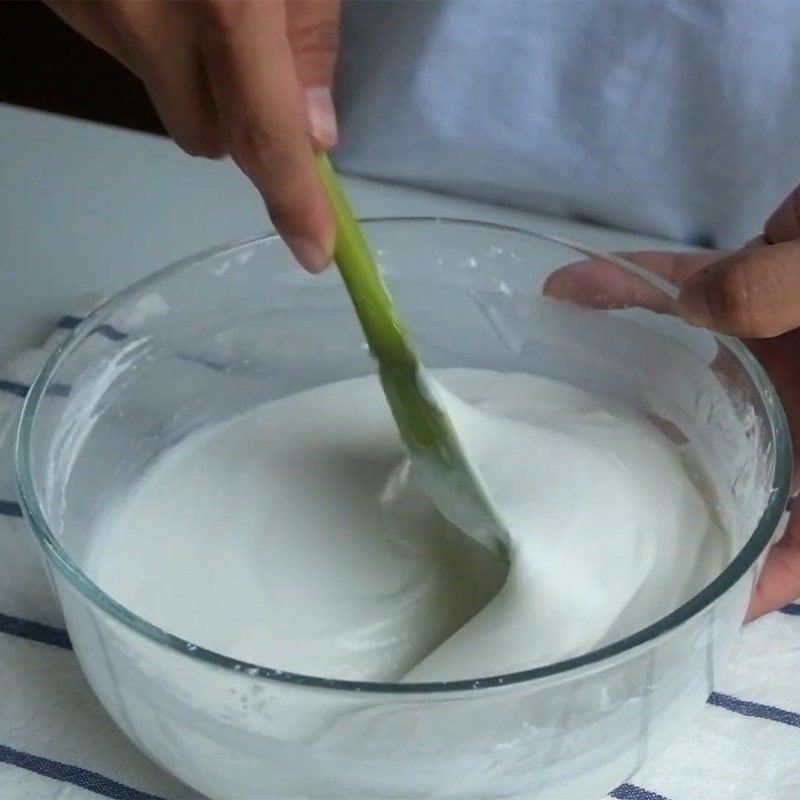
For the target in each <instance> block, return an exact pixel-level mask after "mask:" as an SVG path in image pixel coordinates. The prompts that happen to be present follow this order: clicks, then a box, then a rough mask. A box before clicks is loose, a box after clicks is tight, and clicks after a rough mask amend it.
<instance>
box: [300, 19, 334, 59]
mask: <svg viewBox="0 0 800 800" xmlns="http://www.w3.org/2000/svg"><path fill="white" fill-rule="evenodd" d="M289 38H290V40H291V42H292V50H293V51H294V52H295V54H300V55H315V54H321V53H335V52H336V51H337V50H338V48H339V26H338V24H337V23H336V21H335V20H324V21H319V22H314V23H310V24H307V25H304V26H302V27H299V28H296V29H294V30H292V31H290V32H289Z"/></svg>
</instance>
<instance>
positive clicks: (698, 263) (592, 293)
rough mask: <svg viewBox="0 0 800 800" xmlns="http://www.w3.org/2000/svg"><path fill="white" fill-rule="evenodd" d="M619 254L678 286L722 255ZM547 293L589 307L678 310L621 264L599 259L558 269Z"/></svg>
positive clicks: (546, 284)
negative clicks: (636, 307) (620, 265)
mask: <svg viewBox="0 0 800 800" xmlns="http://www.w3.org/2000/svg"><path fill="white" fill-rule="evenodd" d="M620 255H621V256H622V257H623V258H626V259H628V260H630V261H633V262H634V263H636V264H639V265H640V266H643V267H645V268H647V269H648V270H650V271H651V272H654V273H655V274H656V275H659V276H661V277H662V278H665V279H666V280H667V281H669V282H670V283H673V284H675V285H678V286H679V285H681V284H682V283H684V282H685V281H686V280H687V279H688V278H689V277H690V276H691V275H693V274H695V273H696V272H698V271H700V270H701V269H703V268H704V267H706V266H708V265H709V264H710V263H712V262H713V261H714V260H715V259H717V258H718V257H719V256H718V254H710V253H669V252H660V251H652V252H650V251H641V252H632V253H620ZM544 293H545V294H546V295H548V296H549V297H555V298H558V299H560V300H568V301H570V302H573V303H576V304H578V305H582V306H586V307H589V308H629V307H631V306H638V307H641V308H648V309H650V310H651V311H655V312H657V313H662V314H674V313H676V307H675V304H674V302H673V301H672V300H671V299H670V298H669V297H667V296H666V295H665V294H664V293H663V292H660V291H659V290H658V289H656V288H654V287H653V286H650V285H649V284H647V283H645V282H644V281H643V280H641V279H640V278H637V277H636V276H634V275H632V274H630V273H629V272H626V271H625V270H624V269H622V267H619V266H617V265H616V264H611V263H610V262H608V261H601V260H599V259H590V260H587V261H580V262H578V263H576V264H570V265H568V266H566V267H562V268H561V269H559V270H556V271H555V272H554V273H553V274H552V275H551V276H550V277H549V278H548V279H547V281H546V282H545V285H544Z"/></svg>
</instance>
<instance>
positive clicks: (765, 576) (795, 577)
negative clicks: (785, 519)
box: [747, 514, 800, 621]
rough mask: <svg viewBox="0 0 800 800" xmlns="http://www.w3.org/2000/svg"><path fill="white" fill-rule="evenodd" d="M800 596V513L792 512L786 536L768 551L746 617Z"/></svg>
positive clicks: (778, 606)
mask: <svg viewBox="0 0 800 800" xmlns="http://www.w3.org/2000/svg"><path fill="white" fill-rule="evenodd" d="M798 597H800V516H798V515H797V514H792V517H791V518H790V520H789V526H788V528H787V531H786V534H785V536H784V537H783V538H782V539H781V540H780V541H779V542H778V543H777V544H775V545H773V547H772V549H771V550H770V551H769V553H768V555H767V560H766V562H765V563H764V569H763V570H762V572H761V575H760V577H759V579H758V583H757V584H756V587H755V589H754V590H753V594H752V596H751V598H750V607H749V608H748V610H747V620H748V621H749V620H752V619H756V618H757V617H760V616H762V615H763V614H766V613H767V612H769V611H774V610H775V609H777V608H781V607H782V606H785V605H786V604H787V603H791V602H792V601H793V600H796V599H797V598H798Z"/></svg>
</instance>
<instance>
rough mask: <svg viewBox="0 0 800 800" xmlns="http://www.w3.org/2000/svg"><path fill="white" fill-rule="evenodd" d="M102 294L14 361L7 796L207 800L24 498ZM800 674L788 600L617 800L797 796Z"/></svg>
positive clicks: (7, 503)
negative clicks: (74, 347) (68, 579)
mask: <svg viewBox="0 0 800 800" xmlns="http://www.w3.org/2000/svg"><path fill="white" fill-rule="evenodd" d="M92 304H93V302H92V300H91V299H89V300H88V301H86V302H84V303H83V304H81V306H80V307H79V308H77V309H76V310H75V311H74V312H73V314H72V315H70V316H68V317H65V318H64V319H63V320H62V322H61V323H60V326H59V329H58V330H57V331H56V332H55V333H54V334H53V336H52V337H51V338H50V339H49V340H48V342H47V343H46V344H45V345H44V346H43V347H42V348H40V349H37V350H34V351H30V352H27V353H24V354H22V355H20V356H19V357H18V358H16V359H15V360H14V361H12V362H11V363H10V364H7V365H6V366H5V367H4V368H3V369H0V797H2V798H3V800H39V799H41V800H56V798H58V800H90V798H97V797H98V796H100V797H107V798H116V800H154V798H155V799H156V800H158V799H160V798H164V799H165V800H188V799H189V798H192V800H194V798H196V797H197V794H196V793H195V792H192V791H191V790H189V789H187V788H186V787H184V786H182V785H181V784H179V783H178V782H177V781H176V780H174V779H172V778H171V777H169V776H168V775H166V774H165V773H164V772H163V771H162V770H161V769H160V768H158V767H157V766H155V765H154V764H152V763H151V762H150V761H149V760H148V759H147V758H145V756H143V755H142V754H141V753H139V752H138V751H137V750H136V749H135V748H134V746H133V745H132V744H130V743H129V742H128V741H127V739H125V737H124V736H123V735H122V733H120V732H119V731H118V730H117V729H116V727H115V726H114V724H113V723H112V722H111V721H110V719H109V718H108V717H107V716H106V714H105V713H104V711H103V709H102V708H101V706H100V704H99V703H98V702H97V701H96V700H95V698H94V697H93V695H92V694H91V691H90V690H89V688H88V686H87V684H86V682H85V681H84V679H83V677H82V675H81V672H80V668H79V666H78V662H77V660H76V659H75V656H74V654H73V653H72V651H71V649H70V646H69V640H68V637H67V634H66V631H64V629H63V619H62V617H61V613H60V611H59V609H58V605H57V603H56V601H55V600H54V598H53V596H52V594H51V591H50V587H49V585H48V583H47V581H46V579H45V576H44V573H43V570H42V568H41V565H40V563H39V561H38V557H37V553H36V546H35V545H34V544H33V541H32V537H31V536H30V534H29V533H28V531H27V530H26V529H25V523H24V522H23V520H22V519H21V516H20V510H19V505H18V504H17V502H16V499H15V491H14V487H13V480H12V449H13V441H14V435H15V430H16V424H17V420H18V417H19V411H20V407H21V404H22V397H23V396H24V395H25V392H26V390H27V387H28V386H29V384H30V382H31V381H32V380H33V378H34V377H35V375H36V373H37V371H38V370H39V369H40V367H41V366H42V364H43V362H44V360H45V358H46V357H47V355H48V353H49V352H50V351H51V350H52V348H53V347H54V346H56V344H58V343H59V342H60V341H61V340H63V338H64V337H66V336H67V335H68V330H69V328H70V327H73V326H74V324H75V321H76V318H77V317H79V316H80V315H81V314H84V313H87V312H88V311H89V310H90V309H91V307H92ZM798 676H800V606H788V607H787V608H786V609H784V611H783V612H777V613H774V614H771V615H769V616H768V617H766V618H765V619H763V620H760V621H758V622H756V623H754V624H752V625H749V626H748V627H747V628H746V629H745V631H744V632H743V634H742V636H741V640H740V643H739V645H738V647H737V650H736V653H735V656H734V658H733V659H732V662H731V663H730V665H729V666H728V667H727V668H726V669H725V670H724V673H723V674H722V675H721V676H720V680H719V684H718V687H717V692H716V693H715V694H714V695H712V697H711V699H710V702H709V704H708V705H707V706H706V707H705V708H704V709H702V711H701V713H699V715H698V716H697V718H696V719H695V721H694V722H693V723H692V724H690V725H688V726H687V728H686V730H685V732H684V733H683V735H682V736H681V737H680V738H679V739H678V740H677V741H676V742H675V743H674V744H673V745H672V746H671V747H670V749H669V750H668V751H667V752H665V753H663V754H662V755H660V756H659V757H658V758H656V759H655V760H654V761H653V762H652V763H650V764H648V765H647V766H646V768H645V769H644V770H642V772H641V773H640V774H638V775H636V776H635V777H634V778H632V779H631V781H630V783H627V784H625V785H623V786H621V787H620V788H619V789H617V790H615V791H614V792H613V793H612V795H611V796H612V797H615V798H618V800H619V799H622V800H662V799H663V798H667V799H668V800H796V798H798V797H800V678H798ZM267 797H269V794H268V789H266V788H265V800H266V798H267ZM232 800H238V798H232ZM332 800H341V798H335V799H334V798H332ZM576 800H593V798H576Z"/></svg>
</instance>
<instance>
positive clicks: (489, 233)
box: [16, 219, 791, 800]
mask: <svg viewBox="0 0 800 800" xmlns="http://www.w3.org/2000/svg"><path fill="white" fill-rule="evenodd" d="M366 231H367V234H368V236H369V237H370V239H371V241H372V243H373V246H374V247H375V250H376V252H377V254H378V257H379V259H380V261H381V262H382V264H383V265H384V268H385V271H386V274H387V276H388V280H389V281H390V283H391V286H392V290H393V292H394V293H395V295H396V297H397V299H398V301H399V304H400V306H401V308H402V312H403V314H404V315H405V316H406V318H407V320H408V324H409V328H410V330H411V331H413V332H414V335H415V338H416V341H417V344H418V346H419V349H420V351H421V354H422V357H423V359H424V361H425V362H426V363H427V364H428V365H429V366H431V367H456V366H457V367H484V368H491V369H494V370H499V371H521V372H528V373H534V374H539V375H545V376H548V377H552V378H556V379H559V380H566V381H569V382H571V383H573V384H576V385H578V386H581V387H583V388H586V389H589V390H591V391H594V392H598V393H600V394H603V395H607V396H609V397H611V398H614V399H617V400H621V401H623V402H625V403H627V404H628V405H630V406H631V407H633V408H635V409H638V410H639V411H640V412H641V413H643V414H646V415H648V416H649V417H650V418H651V419H653V420H656V421H657V422H658V423H659V424H661V425H662V427H663V429H664V430H665V431H668V432H671V435H674V436H676V437H677V440H680V439H681V437H682V436H685V437H687V438H688V439H689V440H690V441H691V442H692V443H693V445H694V447H695V448H696V449H697V450H698V451H699V452H700V454H701V456H702V458H703V460H704V461H705V466H706V468H707V470H708V472H709V479H710V480H711V481H712V483H713V484H714V485H715V489H716V492H717V496H718V498H719V501H720V504H721V506H722V507H723V510H724V512H725V513H726V514H727V516H728V520H729V523H730V526H731V533H732V536H733V538H734V539H735V554H734V556H733V557H732V560H731V561H730V562H729V564H728V565H727V567H726V568H725V569H724V571H723V572H722V573H721V574H720V575H719V576H718V577H717V578H716V579H715V580H713V581H712V582H711V583H710V584H709V585H708V586H706V587H705V588H703V589H702V591H700V592H699V593H698V594H697V595H696V596H694V597H692V598H691V599H690V600H689V601H688V602H686V603H685V604H683V605H682V606H680V607H679V608H677V609H676V610H674V611H672V612H670V613H668V614H666V615H665V616H664V617H663V618H661V619H658V620H656V621H654V622H653V624H651V625H649V626H648V627H647V628H645V629H643V630H640V631H638V632H636V633H635V634H633V635H631V636H628V637H626V638H624V639H622V640H621V641H617V642H615V643H612V644H610V645H608V646H604V647H602V648H601V649H599V650H596V651H595V652H590V653H587V654H585V655H582V656H580V657H578V658H572V659H570V660H568V661H563V662H561V663H557V664H552V665H549V666H546V667H540V668H536V669H531V670H528V671H524V672H518V673H514V674H509V675H503V676H490V677H485V678H480V679H477V680H473V681H455V682H448V683H435V684H379V683H359V682H353V681H346V680H327V679H325V678H320V677H313V676H307V675H300V674H293V673H288V672H281V671H280V670H278V669H275V668H274V667H273V665H270V664H248V663H240V662H237V661H235V660H234V659H231V658H229V657H226V656H225V655H223V654H220V653H216V652H212V651H209V650H206V649H203V648H202V647H199V646H196V645H195V644H193V643H192V642H187V641H184V640H182V639H181V638H180V637H178V636H175V635H173V634H172V633H170V632H169V631H166V630H161V629H159V628H158V627H156V626H154V625H153V624H151V623H150V622H148V620H146V619H142V618H140V617H138V616H137V615H135V614H133V613H132V612H131V611H129V610H128V609H126V608H125V607H123V606H122V605H121V604H120V603H118V602H116V601H115V599H114V598H113V597H111V596H109V595H108V594H106V593H104V592H103V591H101V590H100V589H99V588H98V587H97V586H96V585H95V584H94V583H93V582H92V581H91V580H90V578H89V577H87V575H86V574H85V573H84V572H83V571H82V564H84V563H85V557H86V553H87V550H88V548H89V545H90V544H91V542H92V540H93V537H94V536H95V535H96V533H97V530H98V520H100V519H101V518H102V515H103V512H104V510H105V509H106V508H108V507H109V505H110V504H113V503H114V502H115V501H116V500H117V499H118V498H120V497H121V496H123V495H124V494H125V492H126V491H127V490H128V489H129V487H130V486H131V484H132V482H134V481H135V480H136V479H137V477H138V476H140V475H141V474H142V472H143V471H144V470H145V469H146V468H147V467H148V465H150V464H151V463H153V462H154V461H155V460H156V459H158V458H159V456H160V455H161V454H162V453H163V452H164V451H165V450H166V449H167V448H170V447H172V446H174V445H175V444H176V443H177V442H179V441H180V440H182V439H183V438H184V437H186V436H188V435H190V434H191V433H192V432H194V431H196V430H197V429H199V428H201V427H203V426H207V425H211V424H215V423H219V422H221V421H223V420H227V419H229V418H231V417H232V416H234V415H238V414H240V413H242V412H245V411H247V410H248V409H250V408H252V407H255V406H257V405H260V404H262V403H264V402H265V401H267V400H270V399H274V398H279V397H281V396H285V395H288V394H291V393H294V392H297V391H299V390H302V389H305V388H308V387H312V386H316V385H321V384H325V383H328V382H332V381H335V380H339V379H343V378H347V377H355V376H359V375H366V374H370V373H371V372H372V371H373V366H372V363H371V360H370V358H369V355H368V353H367V352H366V350H365V347H364V344H363V338H362V336H361V332H360V330H359V328H358V326H357V323H356V319H355V316H354V314H353V312H352V310H351V307H350V303H349V300H348V298H347V296H346V294H345V292H344V290H343V288H342V286H341V283H340V280H339V278H338V275H337V274H336V272H335V270H330V271H329V272H328V273H326V274H325V275H323V276H319V277H311V276H309V275H306V274H305V273H303V272H302V271H301V270H300V269H298V268H297V266H296V264H295V263H294V262H293V260H292V258H291V256H290V254H289V252H288V251H287V249H286V248H285V246H284V245H283V243H282V242H281V241H280V239H278V238H276V237H275V236H263V237H259V238H253V239H248V240H245V241H241V242H238V243H234V244H231V245H226V246H223V247H219V248H215V249H212V250H208V251H206V252H204V253H201V254H199V255H196V256H192V257H190V258H187V259H185V260H183V261H181V262H179V263H177V264H174V265H172V266H170V267H167V268H165V269H162V270H161V271H159V272H157V273H155V274H154V275H152V276H151V277H149V278H146V279H144V280H143V281H141V282H139V283H137V284H135V285H134V286H132V287H130V288H128V289H126V290H125V291H123V292H121V293H120V294H118V295H117V296H115V297H114V298H112V299H111V300H109V301H108V302H106V303H105V304H104V305H102V306H101V307H100V308H98V309H97V310H96V311H95V312H94V313H92V314H91V315H90V316H89V317H87V318H86V320H85V321H83V322H82V323H81V324H80V325H79V326H78V327H77V328H76V330H75V331H74V335H73V336H72V337H71V338H70V339H69V340H68V341H67V342H66V344H65V345H64V346H63V347H61V348H60V349H59V350H58V351H57V352H55V353H54V354H53V355H52V357H51V358H50V359H49V361H48V362H47V364H46V366H45V368H44V370H43V371H42V373H41V375H40V376H39V377H38V379H37V380H36V382H35V383H34V385H33V387H32V389H31V392H30V394H29V395H28V398H27V401H26V403H25V407H24V410H23V414H22V421H21V425H20V431H19V438H18V446H17V456H16V475H17V483H18V490H19V494H20V499H21V503H22V507H23V509H24V513H25V516H26V518H27V520H28V523H29V525H30V529H31V530H32V532H33V535H34V537H35V539H36V542H38V545H39V547H40V549H41V553H42V556H43V563H44V565H45V568H46V570H47V572H48V574H49V575H50V578H51V581H52V584H53V586H54V589H55V592H56V593H57V595H58V597H59V599H60V602H61V605H62V607H63V611H64V616H65V618H66V623H67V627H68V629H69V634H70V637H71V639H72V642H73V645H74V648H75V652H76V653H77V655H78V658H79V659H80V663H81V665H82V668H83V670H84V672H85V674H86V677H87V679H88V680H89V683H90V684H91V686H92V688H93V689H94V692H95V693H96V695H97V696H98V697H99V699H100V701H101V702H102V703H103V705H104V706H105V708H106V709H107V710H108V712H109V713H110V714H111V716H112V717H113V718H114V720H116V722H117V724H118V725H119V726H120V727H121V728H122V729H123V730H124V731H125V733H126V734H127V735H128V736H129V737H130V739H131V740H132V741H133V742H135V743H136V744H137V745H138V746H139V747H140V748H141V749H142V750H143V751H144V752H145V753H147V754H148V755H149V756H151V757H152V758H153V759H154V760H155V761H157V762H158V763H160V764H161V765H162V766H163V767H165V768H166V769H167V770H169V771H170V772H172V773H173V774H174V775H176V776H177V777H178V778H180V779H181V780H183V781H184V782H185V783H187V784H189V785H191V786H192V787H194V788H195V789H197V790H198V791H200V792H202V793H204V794H206V795H208V796H209V797H212V798H237V800H239V799H241V798H264V797H276V798H281V799H282V800H289V799H290V798H297V799H298V800H299V799H300V798H343V797H347V798H369V799H370V800H373V798H376V797H381V798H404V799H406V800H407V799H408V798H459V800H464V799H465V798H489V797H493V798H494V797H503V798H512V797H520V798H522V797H525V798H527V799H528V800H532V799H533V798H569V800H574V798H575V797H578V796H580V797H591V796H594V795H597V796H598V797H599V796H600V795H602V794H603V793H604V792H605V791H608V790H610V789H612V788H613V787H614V786H616V785H617V784H619V783H621V782H623V781H625V780H626V779H627V778H628V777H629V776H630V775H632V774H633V773H634V772H636V771H637V770H638V769H639V767H641V765H642V764H643V762H644V761H645V760H646V759H648V758H649V757H650V756H651V755H652V754H653V753H656V752H657V751H658V750H659V749H660V748H661V747H662V746H663V745H664V744H665V743H667V742H668V741H669V740H670V739H671V738H672V737H673V736H674V734H675V733H676V732H677V731H679V730H680V729H681V727H682V726H683V724H684V723H685V721H686V718H687V716H689V715H691V714H692V713H693V712H695V711H697V710H698V709H699V708H700V707H701V706H702V704H703V703H704V701H705V699H706V698H707V696H708V694H709V693H710V692H711V691H712V690H713V688H714V680H715V673H716V669H717V666H718V664H719V663H720V662H721V660H722V659H724V658H725V655H726V653H727V651H728V649H729V647H730V645H731V643H732V642H733V641H734V639H735V636H736V633H737V631H738V629H739V627H740V626H741V623H742V620H743V617H744V613H745V610H746V606H747V601H748V596H749V594H750V591H751V588H752V586H753V583H754V581H755V579H756V577H757V574H758V571H759V569H760V566H761V563H762V560H763V557H764V555H765V551H766V548H767V547H768V545H769V544H770V543H771V541H773V538H774V537H777V536H778V535H779V534H780V533H781V530H782V525H783V524H785V514H784V510H785V506H786V500H787V496H788V490H789V483H790V472H791V456H790V446H789V435H788V432H787V427H786V422H785V419H784V416H783V412H782V410H781V406H780V404H779V402H778V400H777V397H776V395H775V392H774V390H773V388H772V386H771V385H770V383H769V381H768V380H767V378H766V376H765V375H764V373H763V371H762V369H761V368H760V366H759V365H758V363H757V362H756V361H755V360H754V359H753V358H752V356H751V355H750V354H749V353H748V351H747V350H746V349H745V348H744V347H743V346H742V345H741V344H740V343H739V342H737V341H735V340H731V339H726V338H717V337H713V336H711V335H710V334H709V333H707V332H705V331H702V330H697V329H693V328H690V327H689V326H687V325H685V324H683V323H682V322H680V321H679V320H677V319H674V318H672V317H668V316H660V315H656V314H654V313H651V312H649V311H645V310H642V309H635V308H632V309H623V310H615V311H597V310H587V309H581V308H577V307H575V306H571V305H568V304H566V303H562V302H558V301H555V300H551V299H547V298H544V297H542V285H543V283H544V281H545V279H546V278H547V276H548V275H549V274H550V273H551V272H552V271H553V270H554V269H556V268H558V267H560V266H563V265H564V264H566V263H569V262H572V261H575V260H577V259H578V258H580V257H582V254H583V253H584V252H585V249H583V248H580V247H577V248H576V249H572V248H571V247H570V246H568V245H566V244H564V243H563V242H558V241H555V240H550V239H548V238H546V237H543V236H537V235H535V234H531V233H528V232H525V231H522V230H516V229H512V228H507V227H503V226H499V225H492V224H486V223H478V222H469V221H460V220H446V219H378V220H370V221H368V222H367V223H366ZM684 441H685V440H684ZM575 491H576V502H580V487H576V488H575ZM598 548H602V542H598ZM690 566H691V565H687V569H689V568H690ZM135 568H137V569H138V568H141V569H146V568H147V565H146V564H141V565H135ZM613 590H614V587H613V586H609V587H608V591H609V592H612V591H613ZM166 594H167V593H166V592H165V595H166ZM265 623H267V624H268V620H265Z"/></svg>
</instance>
